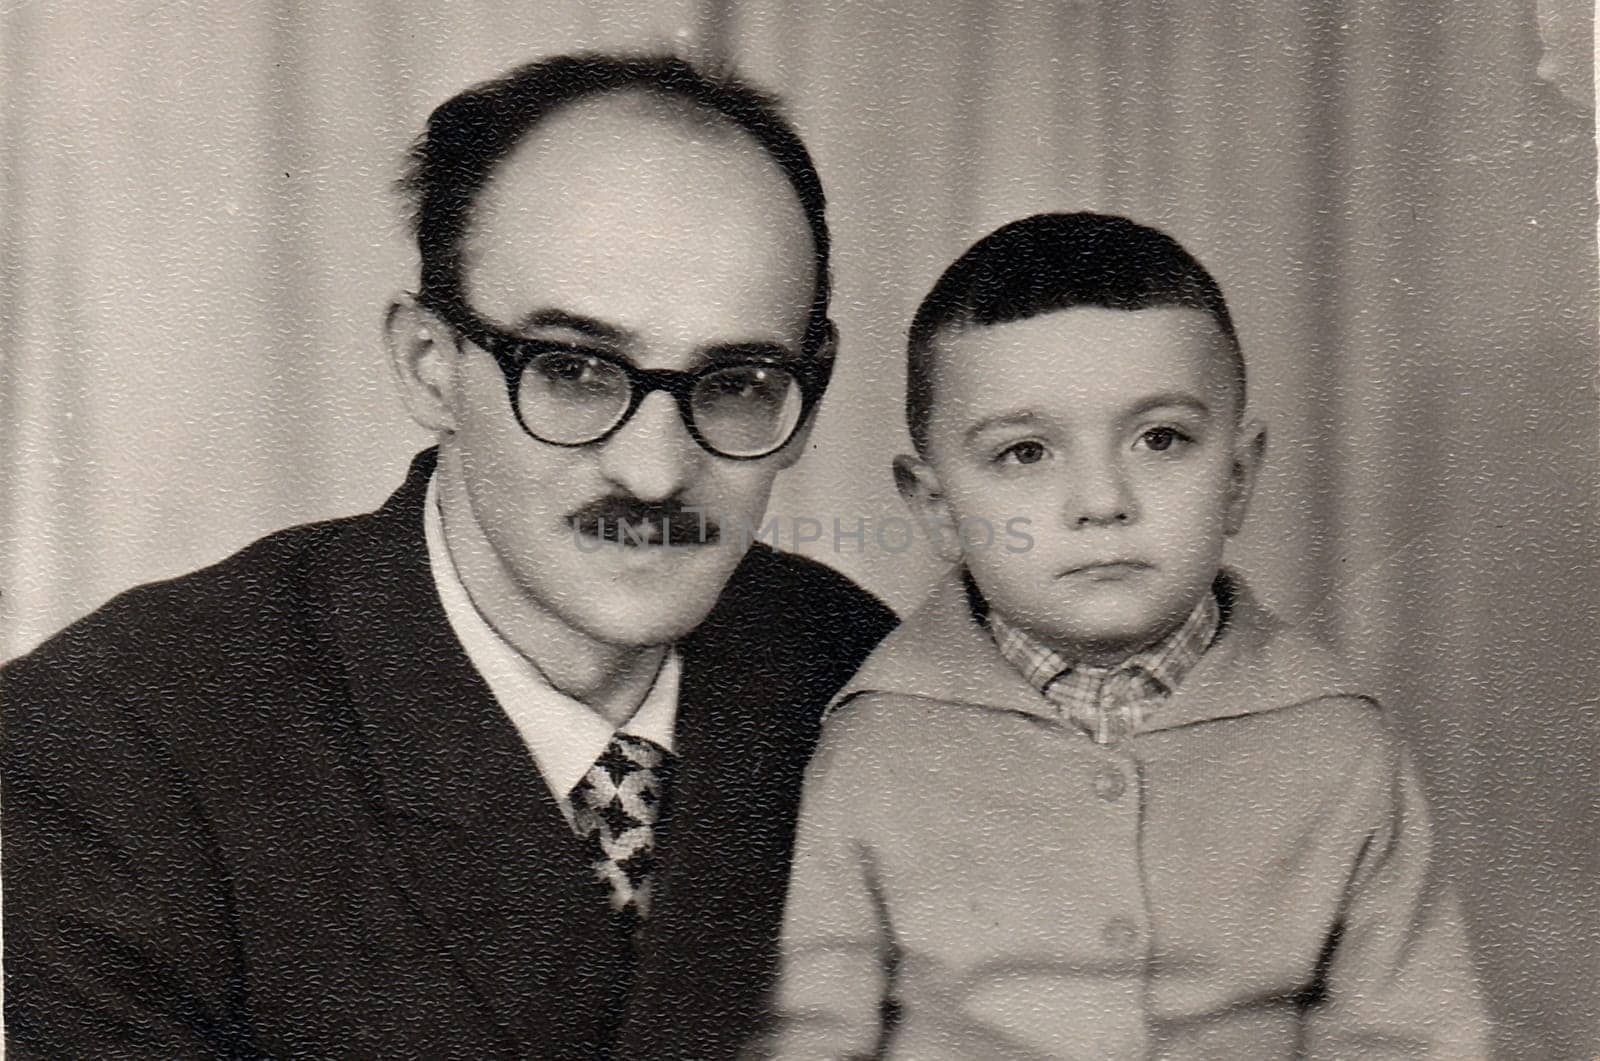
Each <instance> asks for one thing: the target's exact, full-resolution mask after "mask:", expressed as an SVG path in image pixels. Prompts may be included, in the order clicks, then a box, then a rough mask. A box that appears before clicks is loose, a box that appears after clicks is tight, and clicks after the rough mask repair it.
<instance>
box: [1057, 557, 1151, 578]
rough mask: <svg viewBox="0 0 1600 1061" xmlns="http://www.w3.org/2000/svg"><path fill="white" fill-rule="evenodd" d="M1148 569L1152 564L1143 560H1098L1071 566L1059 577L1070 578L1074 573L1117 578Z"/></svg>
mask: <svg viewBox="0 0 1600 1061" xmlns="http://www.w3.org/2000/svg"><path fill="white" fill-rule="evenodd" d="M1148 570H1150V565H1149V564H1147V563H1145V562H1144V561H1143V560H1096V561H1094V562H1093V563H1088V564H1079V565H1078V566H1077V567H1069V568H1068V569H1067V570H1065V571H1063V572H1061V575H1060V576H1059V577H1061V578H1068V577H1070V576H1073V575H1084V576H1088V577H1090V578H1093V577H1095V576H1097V575H1098V576H1104V577H1106V578H1116V577H1117V576H1119V575H1131V574H1134V573H1135V572H1138V571H1148Z"/></svg>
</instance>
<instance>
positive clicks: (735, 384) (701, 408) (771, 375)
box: [517, 350, 805, 457]
mask: <svg viewBox="0 0 1600 1061" xmlns="http://www.w3.org/2000/svg"><path fill="white" fill-rule="evenodd" d="M518 387H519V390H518V394H517V400H518V404H519V407H520V410H521V413H522V420H523V423H524V425H525V426H526V427H527V428H528V430H529V431H530V432H532V433H533V434H534V435H536V436H537V437H539V438H542V439H544V440H546V441H548V442H554V443H557V444H559V445H568V446H574V445H580V444H582V443H585V442H592V441H594V440H595V439H597V438H599V437H600V436H602V435H604V434H605V433H606V432H607V431H609V430H611V429H612V428H613V427H615V426H616V424H617V421H619V420H620V419H622V417H623V416H624V415H626V413H627V411H628V406H629V404H630V401H631V398H632V395H631V393H630V387H629V382H628V377H627V374H626V373H625V372H623V370H622V369H621V368H619V367H618V366H617V365H614V364H612V363H611V362H609V361H606V360H603V359H601V358H597V357H594V356H592V355H587V354H583V353H581V352H577V351H570V350H549V351H545V352H542V353H540V354H538V355H536V356H535V357H534V358H533V359H532V360H531V361H529V362H528V364H527V366H526V367H524V369H523V371H522V378H521V380H520V382H519V384H518ZM804 404H805V403H804V400H803V396H802V392H801V388H800V384H799V381H798V380H796V379H795V377H794V375H793V374H792V373H790V372H789V371H788V370H787V369H785V368H783V367H781V366H778V365H762V364H747V365H730V366H728V367H726V368H722V369H718V370H716V371H714V372H708V373H706V374H705V375H703V376H700V377H698V378H697V379H696V380H695V384H694V387H693V389H692V390H691V391H690V394H689V410H690V416H691V417H692V418H693V420H694V428H695V430H696V431H697V432H698V433H699V435H700V437H701V438H702V439H704V440H705V443H706V444H707V445H708V446H710V447H711V448H712V449H713V450H715V451H716V452H718V453H721V454H723V455H724V456H729V457H750V456H759V455H763V454H765V453H769V452H771V451H773V450H774V449H777V448H778V447H779V446H780V445H782V444H783V443H784V442H786V441H787V440H788V438H789V435H790V434H791V433H792V432H793V431H794V427H795V425H796V424H797V423H798V422H799V420H800V415H801V412H802V409H803V407H804Z"/></svg>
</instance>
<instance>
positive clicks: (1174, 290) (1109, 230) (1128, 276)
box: [906, 213, 1244, 452]
mask: <svg viewBox="0 0 1600 1061" xmlns="http://www.w3.org/2000/svg"><path fill="white" fill-rule="evenodd" d="M1075 306H1098V307H1102V308H1106V309H1123V310H1141V309H1154V308H1157V307H1161V306H1182V307H1186V308H1189V309H1195V310H1199V311H1200V312H1202V313H1206V314H1208V315H1209V316H1210V317H1211V319H1212V320H1213V321H1215V322H1216V325H1217V329H1218V330H1219V331H1220V332H1221V333H1222V335H1223V338H1224V339H1225V340H1226V341H1227V344H1228V347H1229V349H1230V351H1231V352H1232V355H1233V358H1232V360H1233V369H1234V374H1235V376H1236V394H1237V397H1238V402H1237V405H1238V407H1239V409H1240V410H1241V411H1242V409H1243V407H1244V353H1243V351H1242V349H1241V348H1240V346H1239V337H1238V334H1237V333H1236V332H1235V331H1234V328H1233V318H1232V316H1231V315H1230V314H1229V313H1228V304H1227V302H1226V301H1225V300H1224V299H1223V297H1222V289H1221V288H1220V287H1218V286H1217V282H1216V280H1214V279H1213V278H1212V276H1211V274H1210V273H1209V272H1207V271H1206V268H1205V266H1203V265H1201V264H1200V262H1199V261H1198V260H1196V259H1195V257H1194V256H1193V255H1191V254H1190V253H1189V252H1188V251H1186V250H1184V249H1183V246H1182V245H1181V244H1180V243H1179V242H1178V241H1177V240H1175V239H1173V238H1172V237H1171V236H1169V235H1167V234H1166V233H1164V232H1161V231H1158V230H1157V229H1154V228H1150V227H1149V226H1147V225H1141V224H1139V223H1137V222H1135V221H1130V220H1128V219H1127V218H1125V217H1114V216H1111V215H1108V214H1092V213H1074V214H1034V215H1033V216H1032V217H1025V218H1023V219H1022V220H1020V221H1013V222H1011V223H1010V224H1008V225H1004V226H1002V227H1000V228H998V229H996V230H995V231H993V232H991V233H990V234H989V235H987V236H985V237H983V238H982V239H980V240H979V241H978V242H976V243H974V244H973V245H972V246H971V247H970V248H968V249H967V252H966V253H965V254H963V255H962V256H961V257H959V258H957V259H956V260H955V262H954V263H952V264H951V266H950V268H948V269H946V270H945V271H944V275H942V276H940V277H939V280H938V282H937V283H935V284H934V285H933V290H931V291H929V292H928V296H927V297H926V298H924V299H923V300H922V305H920V306H919V307H917V315H916V316H915V317H914V318H913V319H912V321H911V332H910V337H909V342H908V343H907V347H906V352H907V357H906V424H907V426H908V427H909V428H910V429H911V441H912V443H913V444H914V445H915V446H916V447H917V451H918V452H923V451H924V450H925V448H926V445H927V440H928V419H929V416H930V414H931V407H932V403H933V346H934V341H935V340H936V339H937V338H938V336H939V335H940V333H942V332H945V331H948V330H951V329H955V328H961V327H965V326H968V325H980V326H988V325H994V324H1005V323H1008V322H1010V321H1018V320H1026V319H1027V318H1029V317H1037V316H1039V315H1040V314H1042V313H1050V312H1053V311H1055V310H1063V309H1071V308H1073V307H1075Z"/></svg>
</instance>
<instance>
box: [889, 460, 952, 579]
mask: <svg viewBox="0 0 1600 1061" xmlns="http://www.w3.org/2000/svg"><path fill="white" fill-rule="evenodd" d="M894 485H895V489H896V490H898V491H899V492H900V498H901V500H903V501H904V502H905V503H906V507H908V508H910V509H911V512H912V514H913V515H914V516H916V517H917V522H918V523H921V524H922V529H923V530H924V531H925V532H926V533H927V535H928V541H929V542H930V543H932V545H933V551H934V552H935V553H937V554H938V555H939V557H940V559H942V560H946V561H948V562H950V563H952V564H953V563H957V562H959V561H960V559H961V535H960V533H959V530H960V528H958V527H957V525H956V518H955V514H954V513H952V512H951V511H950V504H949V502H947V501H946V500H945V497H944V490H943V488H942V487H941V486H940V485H939V475H938V473H937V472H935V471H934V470H933V465H931V464H929V463H928V462H927V461H925V460H923V459H922V458H921V457H914V456H911V455H910V454H905V453H902V454H900V455H899V456H898V457H896V458H895V459H894Z"/></svg>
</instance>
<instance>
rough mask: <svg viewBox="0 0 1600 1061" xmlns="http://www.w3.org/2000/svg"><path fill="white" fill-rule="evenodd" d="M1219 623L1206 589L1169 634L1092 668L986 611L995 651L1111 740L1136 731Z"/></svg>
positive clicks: (1104, 740)
mask: <svg viewBox="0 0 1600 1061" xmlns="http://www.w3.org/2000/svg"><path fill="white" fill-rule="evenodd" d="M1219 625H1220V614H1219V612H1218V609H1217V599H1216V595H1215V594H1213V593H1207V594H1206V595H1205V597H1204V598H1203V599H1202V600H1201V601H1200V603H1198V604H1196V605H1195V607H1194V610H1193V611H1191V612H1190V613H1189V617H1188V618H1187V619H1185V620H1184V621H1183V625H1182V626H1180V627H1178V628H1177V629H1176V630H1174V631H1173V632H1172V633H1170V634H1168V635H1167V636H1166V637H1164V638H1162V639H1161V640H1160V641H1157V642H1156V643H1155V644H1153V645H1151V646H1150V647H1148V648H1144V649H1141V650H1139V651H1138V652H1135V653H1134V654H1133V655H1131V656H1129V657H1128V658H1127V659H1125V660H1123V661H1122V662H1121V663H1115V664H1112V665H1111V666H1109V667H1097V666H1093V665H1091V664H1088V663H1077V664H1075V663H1073V662H1072V661H1071V660H1069V659H1067V658H1066V657H1065V656H1063V655H1061V654H1060V653H1059V652H1056V651H1055V650H1054V649H1052V648H1050V647H1049V646H1048V645H1044V644H1041V643H1040V642H1039V641H1037V640H1035V639H1034V638H1033V637H1032V636H1030V635H1029V634H1027V633H1025V632H1024V631H1022V630H1021V629H1019V628H1018V627H1016V626H1013V625H1012V624H1011V623H1008V622H1006V621H1005V619H1003V618H1001V616H1000V615H999V613H997V612H993V611H991V612H990V613H989V631H990V633H991V634H992V635H993V637H994V643H995V645H996V646H997V647H998V648H999V649H1000V654H1001V655H1002V656H1004V657H1005V658H1006V661H1007V662H1008V663H1010V664H1011V665H1012V666H1013V667H1015V668H1016V669H1017V670H1018V671H1020V672H1022V676H1023V677H1024V678H1026V679H1028V683H1029V684H1030V685H1032V686H1033V687H1034V688H1035V689H1038V690H1039V692H1040V693H1042V694H1043V695H1044V697H1045V699H1047V700H1049V701H1050V702H1051V703H1053V704H1055V705H1056V706H1057V707H1058V708H1060V709H1061V710H1062V711H1064V712H1065V713H1066V716H1067V717H1068V718H1069V719H1071V720H1072V722H1073V723H1075V724H1076V725H1078V726H1079V727H1081V728H1082V729H1083V730H1084V731H1085V732H1087V733H1088V734H1089V735H1090V736H1091V737H1093V738H1094V740H1095V743H1096V744H1117V743H1119V742H1121V741H1122V740H1124V739H1126V738H1128V737H1131V736H1133V735H1134V734H1136V733H1138V732H1139V730H1140V728H1141V727H1142V726H1143V725H1144V721H1145V716H1146V713H1147V712H1149V711H1150V710H1151V708H1152V706H1153V705H1154V702H1155V701H1156V700H1159V699H1163V698H1165V697H1168V696H1171V695H1172V691H1173V690H1174V689H1176V688H1177V687H1178V683H1179V682H1181V681H1182V680H1183V677H1184V675H1186V674H1188V673H1189V671H1191V670H1192V669H1194V665H1195V664H1196V663H1199V662H1200V657H1201V656H1204V655H1205V653H1206V649H1208V648H1210V647H1211V642H1212V641H1214V640H1215V639H1216V636H1217V628H1218V626H1219Z"/></svg>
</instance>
